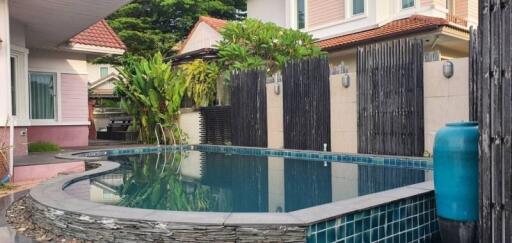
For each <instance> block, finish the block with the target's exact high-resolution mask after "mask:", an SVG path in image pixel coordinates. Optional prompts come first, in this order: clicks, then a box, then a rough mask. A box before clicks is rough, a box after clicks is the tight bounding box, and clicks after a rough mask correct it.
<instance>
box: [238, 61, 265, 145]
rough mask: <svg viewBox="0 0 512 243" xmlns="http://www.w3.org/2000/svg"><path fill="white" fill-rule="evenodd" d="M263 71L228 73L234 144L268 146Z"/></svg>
mask: <svg viewBox="0 0 512 243" xmlns="http://www.w3.org/2000/svg"><path fill="white" fill-rule="evenodd" d="M266 81H267V76H266V72H265V70H246V71H240V72H235V73H233V74H232V75H231V141H232V143H233V145H236V146H251V147H267V143H268V141H267V88H266Z"/></svg>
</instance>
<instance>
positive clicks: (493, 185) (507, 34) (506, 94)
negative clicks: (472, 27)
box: [471, 0, 512, 242]
mask: <svg viewBox="0 0 512 243" xmlns="http://www.w3.org/2000/svg"><path fill="white" fill-rule="evenodd" d="M511 16H512V6H511V2H510V1H499V0H480V1H479V27H478V42H477V45H478V48H472V49H471V51H472V52H473V53H472V56H474V55H476V57H477V60H478V62H479V63H478V65H477V66H476V68H475V67H473V66H472V69H471V71H472V73H471V76H473V75H477V77H478V78H477V84H476V85H477V88H478V89H479V91H478V92H477V95H478V99H477V100H478V108H480V109H481V110H479V111H478V113H479V115H478V116H477V118H478V120H479V124H480V136H481V137H480V224H479V235H480V242H512V161H511V160H512V150H511V136H512V60H511V59H512V41H511V39H512V22H511ZM475 52H476V53H475Z"/></svg>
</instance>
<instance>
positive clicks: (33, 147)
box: [28, 141, 61, 153]
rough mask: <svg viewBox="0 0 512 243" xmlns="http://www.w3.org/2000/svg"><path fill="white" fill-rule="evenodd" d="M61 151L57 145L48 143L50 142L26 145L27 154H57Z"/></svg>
mask: <svg viewBox="0 0 512 243" xmlns="http://www.w3.org/2000/svg"><path fill="white" fill-rule="evenodd" d="M59 151H61V149H60V147H59V145H57V144H54V143H50V142H44V141H40V142H33V143H29V144H28V152H29V153H38V152H59Z"/></svg>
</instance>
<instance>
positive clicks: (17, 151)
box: [0, 127, 28, 157]
mask: <svg viewBox="0 0 512 243" xmlns="http://www.w3.org/2000/svg"><path fill="white" fill-rule="evenodd" d="M5 129H6V130H5V136H4V127H0V142H5V143H6V144H9V127H7V128H5ZM26 130H27V128H26V127H15V128H14V156H16V157H17V156H23V155H27V154H28V150H27V144H28V142H27V135H26ZM22 133H25V136H23V135H21V134H22Z"/></svg>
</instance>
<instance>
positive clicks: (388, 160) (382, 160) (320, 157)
mask: <svg viewBox="0 0 512 243" xmlns="http://www.w3.org/2000/svg"><path fill="white" fill-rule="evenodd" d="M180 148H182V149H184V150H197V151H201V152H217V153H229V154H240V155H251V156H269V157H284V158H289V159H303V160H314V161H330V162H343V163H352V164H365V165H382V166H390V167H399V168H412V169H423V170H432V169H433V163H432V159H430V158H421V157H402V156H384V155H367V154H349V153H332V152H320V151H310V150H287V149H269V148H254V147H239V146H221V145H205V144H200V145H183V146H181V147H180V146H160V147H157V146H152V147H135V148H122V149H111V150H97V151H85V152H81V153H74V154H72V156H73V157H74V158H75V159H77V158H80V157H82V158H83V157H85V158H94V157H96V158H101V157H106V156H117V155H130V154H147V153H154V152H159V151H164V150H167V151H175V150H178V149H180ZM63 157H64V158H69V156H63Z"/></svg>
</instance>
